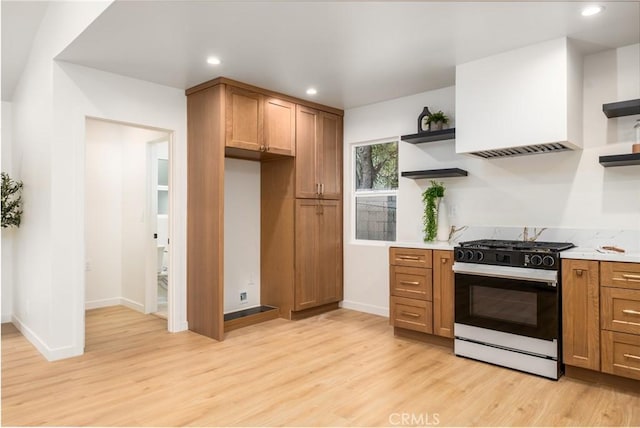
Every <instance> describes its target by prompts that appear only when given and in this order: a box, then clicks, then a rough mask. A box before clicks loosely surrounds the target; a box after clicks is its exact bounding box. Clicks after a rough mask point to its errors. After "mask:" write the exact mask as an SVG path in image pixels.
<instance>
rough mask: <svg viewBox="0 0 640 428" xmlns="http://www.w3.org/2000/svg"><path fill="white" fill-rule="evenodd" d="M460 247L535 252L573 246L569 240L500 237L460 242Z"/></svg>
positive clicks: (565, 248)
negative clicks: (507, 238) (531, 239)
mask: <svg viewBox="0 0 640 428" xmlns="http://www.w3.org/2000/svg"><path fill="white" fill-rule="evenodd" d="M460 247H462V248H480V249H492V250H502V251H513V250H518V251H536V252H544V253H551V252H558V251H564V250H568V249H569V248H573V247H574V245H573V244H571V243H569V242H541V241H509V240H502V239H478V240H477V241H467V242H461V243H460Z"/></svg>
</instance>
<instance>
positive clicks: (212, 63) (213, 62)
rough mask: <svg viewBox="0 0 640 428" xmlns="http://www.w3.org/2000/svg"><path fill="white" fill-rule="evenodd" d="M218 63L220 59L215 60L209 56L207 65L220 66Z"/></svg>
mask: <svg viewBox="0 0 640 428" xmlns="http://www.w3.org/2000/svg"><path fill="white" fill-rule="evenodd" d="M220 62H221V61H220V58H216V57H215V56H210V57H209V58H207V63H208V64H211V65H218V64H220Z"/></svg>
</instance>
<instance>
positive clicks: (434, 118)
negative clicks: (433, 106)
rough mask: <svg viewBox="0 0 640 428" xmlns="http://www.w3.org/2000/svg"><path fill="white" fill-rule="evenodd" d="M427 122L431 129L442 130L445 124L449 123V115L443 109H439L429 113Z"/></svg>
mask: <svg viewBox="0 0 640 428" xmlns="http://www.w3.org/2000/svg"><path fill="white" fill-rule="evenodd" d="M427 123H428V124H429V130H430V131H440V130H442V126H443V125H446V124H447V123H449V117H448V116H447V115H446V114H444V113H443V112H442V110H438V111H436V112H434V113H431V114H429V117H428V119H427Z"/></svg>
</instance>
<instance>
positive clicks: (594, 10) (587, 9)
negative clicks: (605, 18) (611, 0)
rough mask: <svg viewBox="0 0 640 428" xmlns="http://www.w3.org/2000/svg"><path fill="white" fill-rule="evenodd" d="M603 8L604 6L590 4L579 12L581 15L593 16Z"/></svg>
mask: <svg viewBox="0 0 640 428" xmlns="http://www.w3.org/2000/svg"><path fill="white" fill-rule="evenodd" d="M603 10H604V6H598V5H591V6H587V7H585V8H584V9H582V12H580V13H581V14H582V16H593V15H597V14H599V13H600V12H602V11H603Z"/></svg>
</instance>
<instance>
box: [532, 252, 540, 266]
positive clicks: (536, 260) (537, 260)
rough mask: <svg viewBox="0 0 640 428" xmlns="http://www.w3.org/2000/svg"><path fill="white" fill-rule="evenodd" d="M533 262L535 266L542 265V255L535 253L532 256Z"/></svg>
mask: <svg viewBox="0 0 640 428" xmlns="http://www.w3.org/2000/svg"><path fill="white" fill-rule="evenodd" d="M531 264H532V265H533V266H540V265H541V264H542V257H540V256H539V255H537V254H536V255H535V256H532V257H531Z"/></svg>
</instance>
